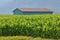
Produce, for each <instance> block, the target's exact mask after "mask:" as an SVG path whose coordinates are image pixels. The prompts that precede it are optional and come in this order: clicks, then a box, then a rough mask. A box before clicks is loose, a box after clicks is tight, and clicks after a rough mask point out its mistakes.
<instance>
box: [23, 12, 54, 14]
mask: <svg viewBox="0 0 60 40" xmlns="http://www.w3.org/2000/svg"><path fill="white" fill-rule="evenodd" d="M52 13H53V12H23V14H52Z"/></svg>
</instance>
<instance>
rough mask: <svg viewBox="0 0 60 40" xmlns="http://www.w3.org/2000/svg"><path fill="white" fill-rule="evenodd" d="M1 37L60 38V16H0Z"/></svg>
mask: <svg viewBox="0 0 60 40" xmlns="http://www.w3.org/2000/svg"><path fill="white" fill-rule="evenodd" d="M0 35H2V36H17V35H23V36H25V35H26V36H33V37H43V38H60V15H0Z"/></svg>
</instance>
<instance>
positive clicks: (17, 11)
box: [13, 9, 23, 14]
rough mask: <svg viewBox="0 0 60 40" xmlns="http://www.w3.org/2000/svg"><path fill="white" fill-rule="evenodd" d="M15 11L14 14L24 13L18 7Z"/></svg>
mask: <svg viewBox="0 0 60 40" xmlns="http://www.w3.org/2000/svg"><path fill="white" fill-rule="evenodd" d="M13 13H14V14H23V13H22V12H21V11H20V10H19V9H16V10H15V11H14V12H13Z"/></svg>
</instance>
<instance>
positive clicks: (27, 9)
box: [18, 8, 52, 12]
mask: <svg viewBox="0 0 60 40" xmlns="http://www.w3.org/2000/svg"><path fill="white" fill-rule="evenodd" d="M18 9H19V10H21V11H24V12H52V10H50V9H48V8H18Z"/></svg>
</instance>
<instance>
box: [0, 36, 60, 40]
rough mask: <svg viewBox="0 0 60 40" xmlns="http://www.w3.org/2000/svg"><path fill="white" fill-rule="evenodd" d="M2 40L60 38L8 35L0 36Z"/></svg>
mask: <svg viewBox="0 0 60 40" xmlns="http://www.w3.org/2000/svg"><path fill="white" fill-rule="evenodd" d="M0 40H60V39H48V38H47V39H46V38H40V37H36V38H33V37H31V36H8V37H0Z"/></svg>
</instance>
